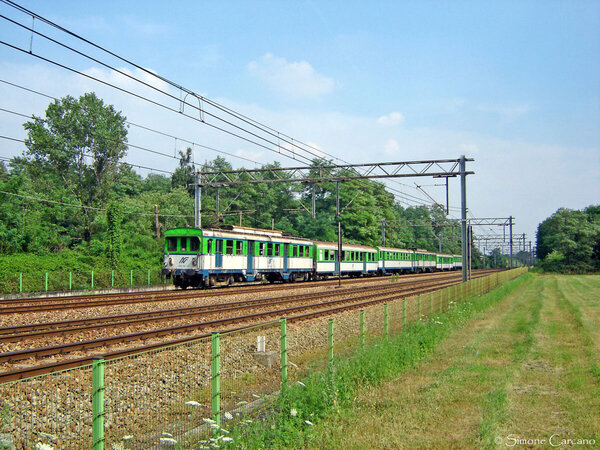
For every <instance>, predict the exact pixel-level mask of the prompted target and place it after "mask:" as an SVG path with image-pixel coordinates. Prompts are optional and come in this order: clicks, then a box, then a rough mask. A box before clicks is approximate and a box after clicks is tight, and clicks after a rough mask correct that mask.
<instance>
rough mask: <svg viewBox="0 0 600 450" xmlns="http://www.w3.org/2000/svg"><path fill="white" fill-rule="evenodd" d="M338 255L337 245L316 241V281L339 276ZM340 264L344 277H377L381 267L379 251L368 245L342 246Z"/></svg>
mask: <svg viewBox="0 0 600 450" xmlns="http://www.w3.org/2000/svg"><path fill="white" fill-rule="evenodd" d="M337 253H338V245H337V243H335V242H321V241H314V254H315V261H314V264H315V279H321V278H327V277H330V276H334V275H337V274H338V267H337V265H338V262H337ZM340 264H341V274H342V275H348V276H361V275H375V274H376V273H377V268H378V265H379V261H378V254H377V250H376V249H375V248H373V247H368V246H366V245H358V244H342V258H341V261H340Z"/></svg>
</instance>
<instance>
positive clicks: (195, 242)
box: [190, 237, 200, 252]
mask: <svg viewBox="0 0 600 450" xmlns="http://www.w3.org/2000/svg"><path fill="white" fill-rule="evenodd" d="M198 250H200V239H198V238H197V237H193V238H190V251H192V252H197V251H198Z"/></svg>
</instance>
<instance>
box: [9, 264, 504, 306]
mask: <svg viewBox="0 0 600 450" xmlns="http://www.w3.org/2000/svg"><path fill="white" fill-rule="evenodd" d="M491 272H495V270H485V271H479V272H476V274H479V275H481V274H488V273H491ZM451 273H453V274H455V273H456V272H451ZM447 274H448V272H438V273H431V274H414V275H413V274H411V275H403V276H402V277H401V280H402V281H411V280H414V279H422V278H425V277H436V276H437V277H439V276H443V275H447ZM474 274H475V272H474ZM382 280H385V278H384V279H382V278H380V277H369V278H356V279H352V278H350V279H343V280H342V284H343V285H348V284H364V283H370V282H373V283H376V282H381V281H382ZM337 284H338V281H337V280H330V281H309V282H302V283H285V284H277V285H267V286H264V285H254V286H252V287H246V286H240V287H233V288H217V289H210V290H192V291H187V290H186V291H164V290H160V291H145V292H127V293H110V294H94V295H76V296H68V297H67V296H59V297H35V298H28V299H10V300H6V299H4V300H0V315H7V314H17V313H29V312H49V311H58V310H67V309H82V308H93V307H104V306H117V305H126V304H141V303H154V302H161V301H173V300H189V299H195V298H198V297H202V298H210V297H220V296H223V295H228V294H236V295H237V294H248V293H261V292H271V291H281V290H290V289H303V288H311V287H326V286H335V285H337Z"/></svg>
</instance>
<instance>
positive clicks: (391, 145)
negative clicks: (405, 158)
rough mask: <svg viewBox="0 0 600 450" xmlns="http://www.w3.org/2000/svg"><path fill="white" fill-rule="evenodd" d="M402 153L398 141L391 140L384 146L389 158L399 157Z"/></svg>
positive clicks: (384, 151)
mask: <svg viewBox="0 0 600 450" xmlns="http://www.w3.org/2000/svg"><path fill="white" fill-rule="evenodd" d="M399 152H400V145H398V141H397V140H396V139H389V140H388V141H387V142H386V143H385V145H384V146H383V153H385V154H386V155H388V156H394V155H397V154H398V153H399Z"/></svg>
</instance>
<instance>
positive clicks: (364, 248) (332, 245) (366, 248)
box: [312, 241, 377, 252]
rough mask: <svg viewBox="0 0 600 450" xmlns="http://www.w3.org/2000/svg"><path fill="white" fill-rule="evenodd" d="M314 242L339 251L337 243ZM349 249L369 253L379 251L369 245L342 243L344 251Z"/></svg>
mask: <svg viewBox="0 0 600 450" xmlns="http://www.w3.org/2000/svg"><path fill="white" fill-rule="evenodd" d="M312 242H313V243H314V244H315V245H317V246H319V247H330V248H333V249H334V250H337V248H338V245H337V242H326V241H312ZM348 249H350V250H360V251H369V252H376V251H377V249H376V248H374V247H369V246H368V245H362V244H349V243H342V250H348Z"/></svg>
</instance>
